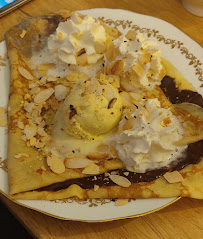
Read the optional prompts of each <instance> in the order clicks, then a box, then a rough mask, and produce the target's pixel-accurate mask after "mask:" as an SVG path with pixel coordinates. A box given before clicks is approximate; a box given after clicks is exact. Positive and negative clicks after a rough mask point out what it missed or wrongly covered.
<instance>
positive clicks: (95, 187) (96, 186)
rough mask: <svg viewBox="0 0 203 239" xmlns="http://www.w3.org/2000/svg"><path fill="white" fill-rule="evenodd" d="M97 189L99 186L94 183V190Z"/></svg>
mask: <svg viewBox="0 0 203 239" xmlns="http://www.w3.org/2000/svg"><path fill="white" fill-rule="evenodd" d="M98 189H99V186H98V185H96V184H95V185H94V191H95V192H96V191H97V190H98Z"/></svg>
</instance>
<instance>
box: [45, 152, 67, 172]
mask: <svg viewBox="0 0 203 239" xmlns="http://www.w3.org/2000/svg"><path fill="white" fill-rule="evenodd" d="M47 164H48V166H49V167H50V169H51V170H52V171H53V172H54V173H56V174H61V173H63V172H65V165H64V163H63V161H62V159H60V158H58V157H56V156H54V155H51V156H48V157H47Z"/></svg>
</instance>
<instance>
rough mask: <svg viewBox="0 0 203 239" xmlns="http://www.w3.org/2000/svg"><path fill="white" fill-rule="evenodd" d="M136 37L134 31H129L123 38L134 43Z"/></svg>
mask: <svg viewBox="0 0 203 239" xmlns="http://www.w3.org/2000/svg"><path fill="white" fill-rule="evenodd" d="M136 35H137V33H136V31H134V30H129V31H128V32H127V34H126V35H125V37H126V38H127V39H128V40H130V41H134V40H135V38H136Z"/></svg>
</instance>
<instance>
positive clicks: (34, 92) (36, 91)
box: [29, 86, 40, 95]
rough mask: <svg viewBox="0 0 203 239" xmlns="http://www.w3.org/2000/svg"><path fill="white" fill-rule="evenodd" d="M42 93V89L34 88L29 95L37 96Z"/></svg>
mask: <svg viewBox="0 0 203 239" xmlns="http://www.w3.org/2000/svg"><path fill="white" fill-rule="evenodd" d="M39 92H40V87H38V86H37V87H34V88H32V89H31V90H30V91H29V93H30V94H31V95H35V94H37V93H39Z"/></svg>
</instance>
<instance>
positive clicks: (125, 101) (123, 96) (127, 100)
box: [120, 92, 132, 106]
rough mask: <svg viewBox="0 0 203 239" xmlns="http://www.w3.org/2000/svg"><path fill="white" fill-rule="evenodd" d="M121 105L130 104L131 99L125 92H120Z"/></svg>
mask: <svg viewBox="0 0 203 239" xmlns="http://www.w3.org/2000/svg"><path fill="white" fill-rule="evenodd" d="M120 96H121V99H122V103H123V106H130V105H131V104H132V100H131V97H130V95H129V94H128V93H127V92H121V93H120Z"/></svg>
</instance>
